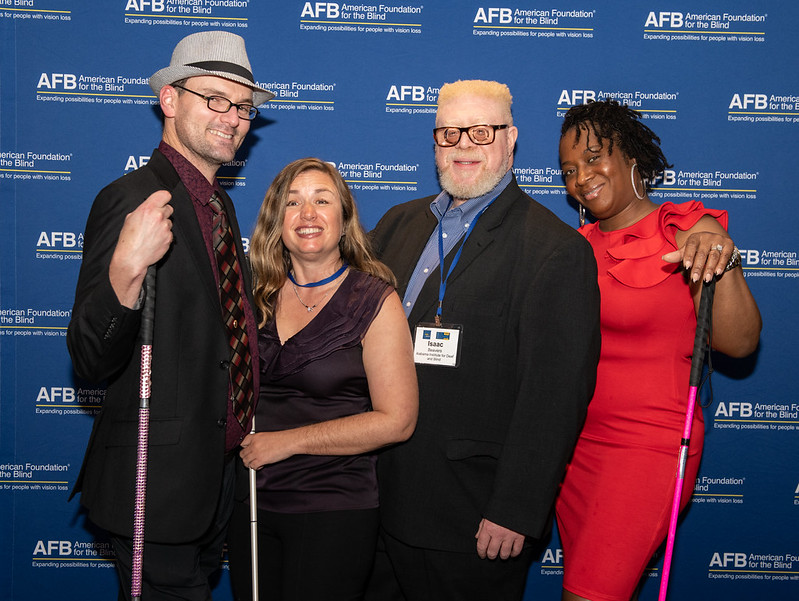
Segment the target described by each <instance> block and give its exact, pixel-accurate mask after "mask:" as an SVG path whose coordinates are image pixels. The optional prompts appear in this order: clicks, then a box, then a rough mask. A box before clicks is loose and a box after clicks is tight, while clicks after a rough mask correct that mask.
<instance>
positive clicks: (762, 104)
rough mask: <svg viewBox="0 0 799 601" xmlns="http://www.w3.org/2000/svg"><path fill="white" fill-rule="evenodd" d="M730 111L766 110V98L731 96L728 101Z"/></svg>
mask: <svg viewBox="0 0 799 601" xmlns="http://www.w3.org/2000/svg"><path fill="white" fill-rule="evenodd" d="M729 108H730V109H742V110H746V109H755V110H761V111H762V110H763V109H766V108H768V96H766V95H765V94H733V95H732V100H730V106H729Z"/></svg>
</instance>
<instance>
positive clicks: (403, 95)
mask: <svg viewBox="0 0 799 601" xmlns="http://www.w3.org/2000/svg"><path fill="white" fill-rule="evenodd" d="M424 98H425V89H424V86H396V85H395V86H391V87H390V88H389V89H388V96H386V100H394V101H398V102H407V101H409V100H412V101H414V102H421V101H422V100H424Z"/></svg>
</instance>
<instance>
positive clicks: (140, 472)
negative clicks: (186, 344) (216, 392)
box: [130, 265, 155, 601]
mask: <svg viewBox="0 0 799 601" xmlns="http://www.w3.org/2000/svg"><path fill="white" fill-rule="evenodd" d="M144 287H145V297H144V308H143V309H142V317H141V325H140V327H139V341H140V342H141V371H140V375H139V438H138V444H137V450H136V500H135V502H134V506H133V553H132V563H131V577H130V596H131V598H132V601H140V599H141V577H142V561H143V559H144V513H145V502H146V496H147V452H148V449H149V430H150V394H151V377H150V376H151V367H152V357H153V322H154V321H155V265H150V267H149V268H148V269H147V275H146V276H145V278H144Z"/></svg>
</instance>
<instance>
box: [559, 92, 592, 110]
mask: <svg viewBox="0 0 799 601" xmlns="http://www.w3.org/2000/svg"><path fill="white" fill-rule="evenodd" d="M589 100H596V91H595V90H563V91H562V92H561V93H560V98H558V106H560V105H566V106H574V105H576V104H585V103H586V102H588V101H589Z"/></svg>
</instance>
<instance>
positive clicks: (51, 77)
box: [36, 73, 78, 90]
mask: <svg viewBox="0 0 799 601" xmlns="http://www.w3.org/2000/svg"><path fill="white" fill-rule="evenodd" d="M59 86H61V87H62V88H63V89H64V90H74V89H75V88H77V87H78V78H77V77H76V76H75V75H74V74H72V73H42V74H41V76H40V77H39V83H37V84H36V87H37V88H49V89H51V90H55V89H58V88H59Z"/></svg>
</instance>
